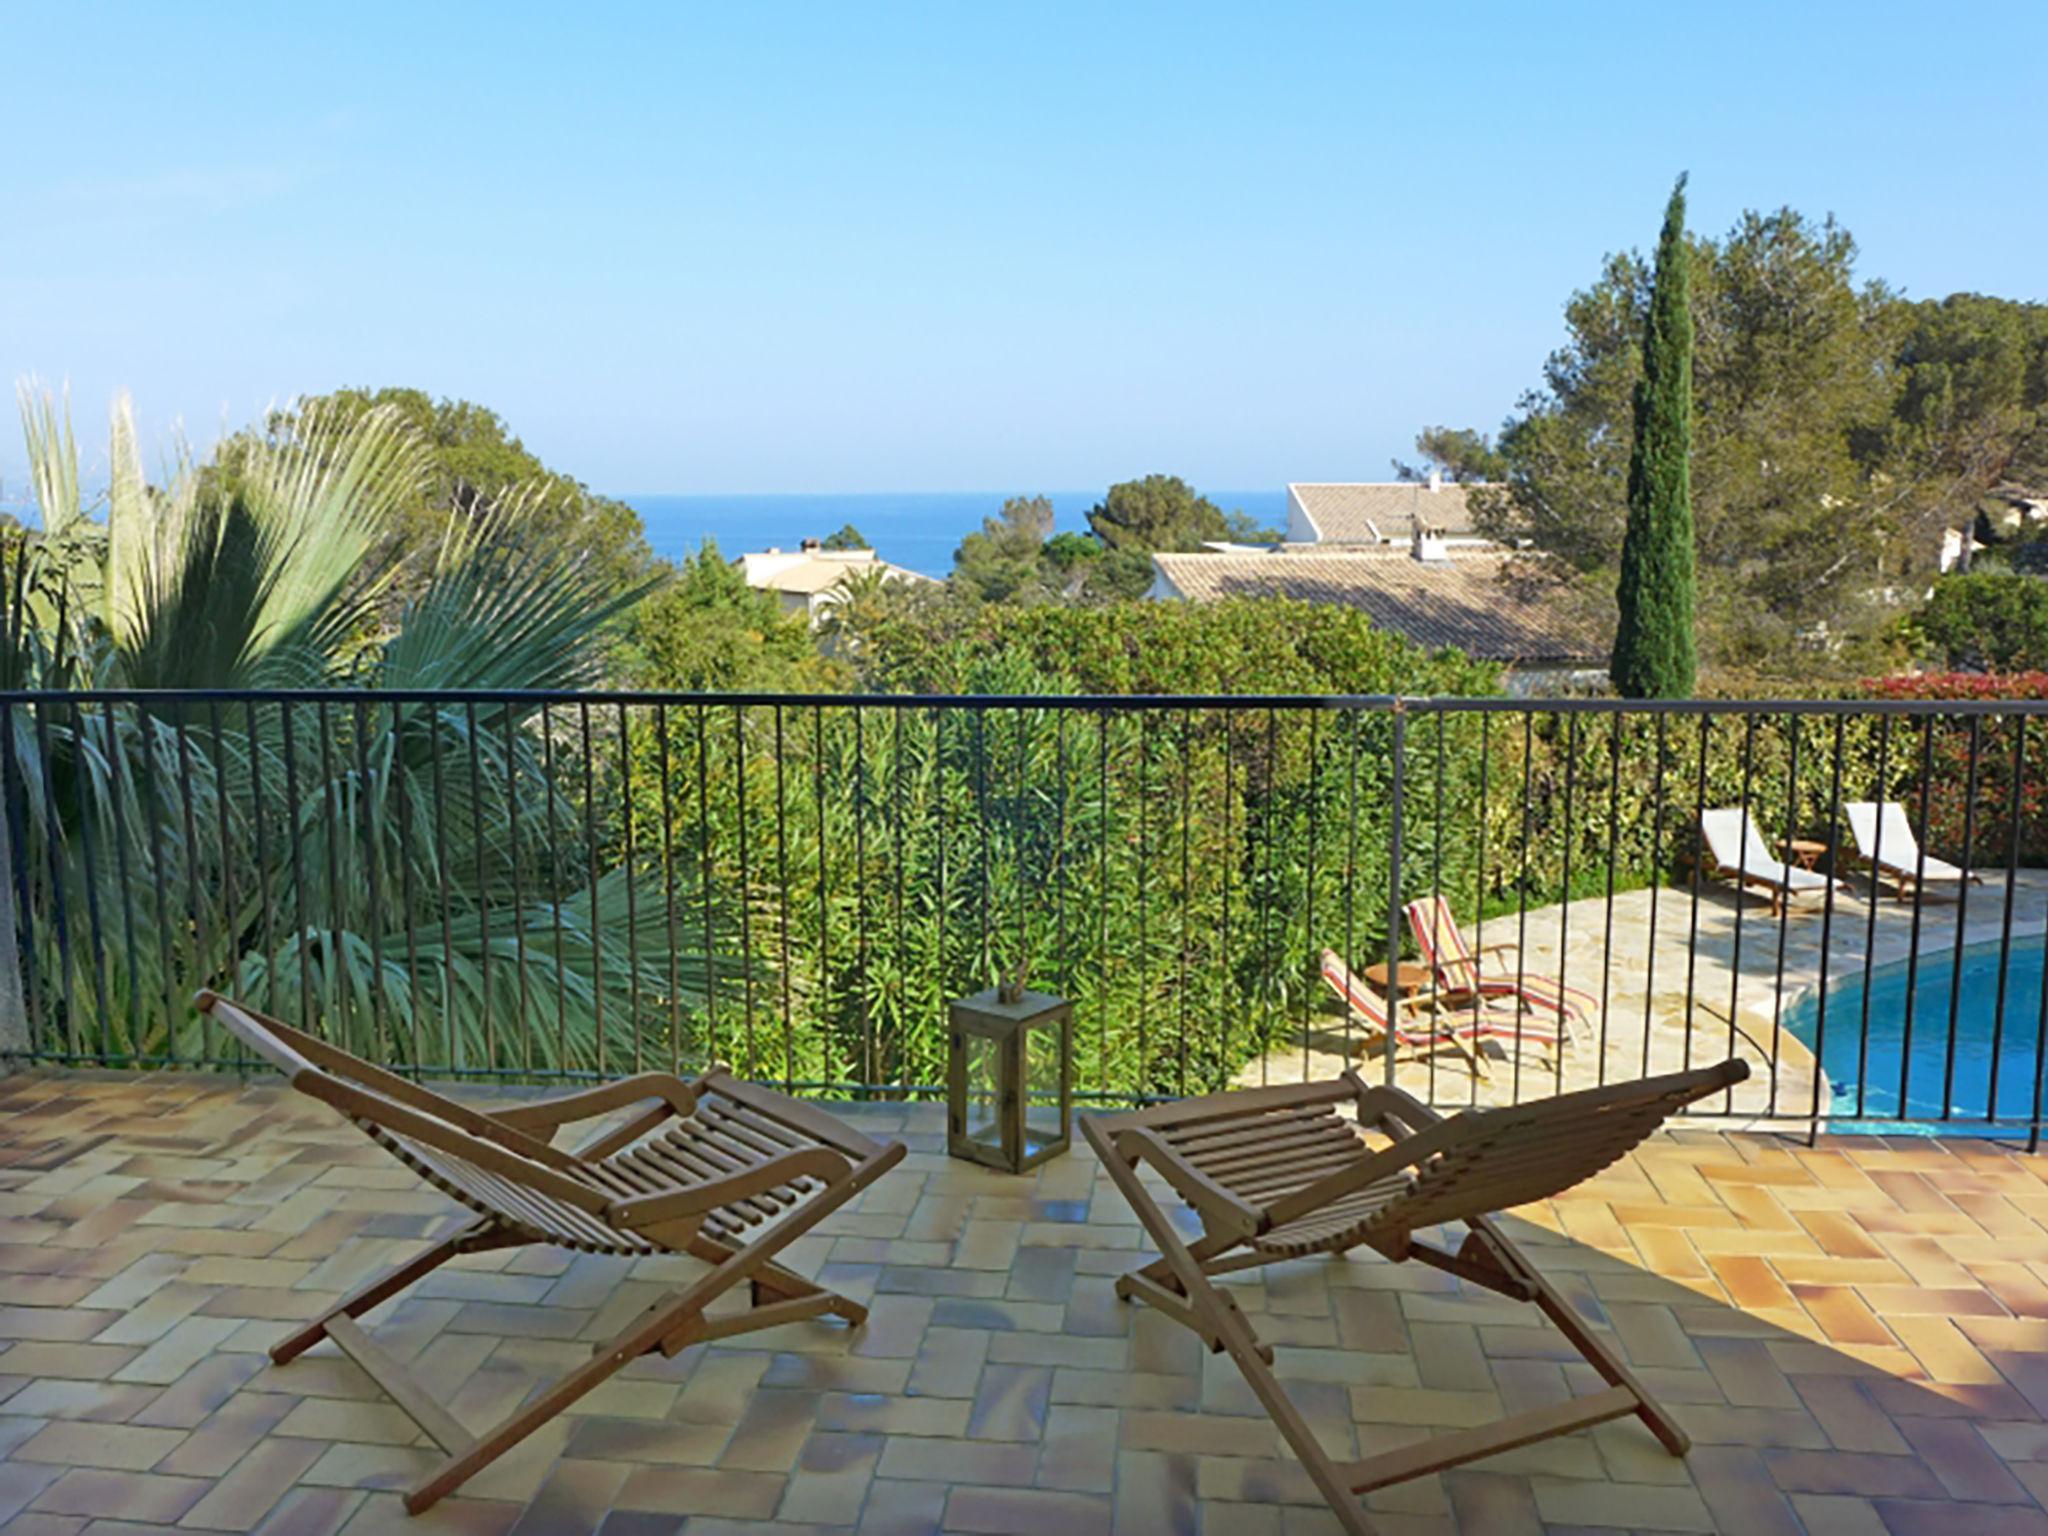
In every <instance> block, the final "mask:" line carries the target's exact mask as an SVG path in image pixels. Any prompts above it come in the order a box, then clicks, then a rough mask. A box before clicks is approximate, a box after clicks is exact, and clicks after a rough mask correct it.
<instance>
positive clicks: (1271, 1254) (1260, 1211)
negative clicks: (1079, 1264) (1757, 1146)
mask: <svg viewBox="0 0 2048 1536" xmlns="http://www.w3.org/2000/svg"><path fill="white" fill-rule="evenodd" d="M1748 1076H1749V1068H1748V1067H1747V1066H1745V1065H1744V1064H1743V1063H1742V1062H1740V1061H1725V1062H1722V1063H1721V1064H1720V1065H1719V1066H1713V1067H1705V1068H1701V1069H1697V1070H1695V1071H1691V1072H1681V1073H1674V1074H1672V1075H1670V1076H1668V1077H1654V1078H1649V1079H1647V1080H1645V1081H1642V1082H1635V1083H1616V1084H1611V1085H1609V1086H1607V1087H1603V1088H1588V1089H1585V1090H1583V1091H1581V1092H1577V1093H1567V1094H1562V1095H1560V1096H1558V1097H1556V1098H1550V1099H1539V1100H1536V1101H1535V1102H1533V1103H1528V1104H1521V1105H1517V1106H1514V1107H1512V1108H1504V1109H1474V1110H1468V1111H1466V1112H1465V1113H1463V1114H1459V1115H1456V1116H1453V1117H1451V1118H1449V1119H1445V1118H1443V1117H1441V1116H1439V1115H1437V1114H1436V1113H1435V1112H1434V1111H1432V1110H1430V1109H1429V1108H1427V1107H1426V1106H1424V1105H1423V1104H1422V1103H1421V1102H1420V1101H1418V1100H1417V1099H1415V1098H1414V1097H1412V1096H1411V1095H1409V1094H1407V1093H1403V1092H1402V1091H1401V1090H1399V1089H1397V1088H1387V1087H1376V1086H1371V1085H1368V1084H1367V1083H1366V1082H1365V1081H1364V1080H1363V1079H1361V1078H1360V1077H1359V1076H1358V1075H1357V1074H1356V1073H1354V1072H1346V1073H1344V1074H1343V1075H1342V1076H1341V1077H1338V1078H1336V1079H1334V1080H1332V1081H1329V1082H1321V1083H1302V1084H1289V1085H1287V1086H1285V1087H1275V1088H1249V1089H1242V1090H1240V1091H1238V1092H1235V1093H1223V1094H1217V1095H1215V1096H1213V1097H1211V1098H1206V1099H1193V1100H1189V1101H1186V1102H1183V1103H1178V1104H1161V1105H1157V1106H1154V1107H1153V1108H1150V1109H1143V1110H1137V1111H1133V1112H1132V1113H1129V1114H1122V1115H1104V1116H1095V1115H1091V1116H1086V1117H1084V1118H1083V1119H1082V1121H1081V1129H1082V1133H1083V1134H1084V1135H1085V1136H1086V1137H1087V1138H1088V1142H1089V1145H1091V1146H1092V1147H1094V1148H1095V1151H1096V1153H1097V1155H1098V1156H1100V1157H1101V1159H1102V1165H1103V1167H1104V1168H1105V1169H1107V1170H1108V1172H1109V1176H1110V1178H1111V1179H1112V1180H1113V1181H1114V1182H1115V1184H1116V1187H1117V1188H1118V1189H1119V1190H1120V1191H1121V1192H1122V1193H1123V1196H1124V1198H1125V1199H1126V1200H1128V1201H1129V1202H1130V1205H1131V1209H1132V1210H1133V1211H1134V1212H1136V1213H1137V1217H1138V1220H1139V1222H1140V1223H1142V1224H1143V1226H1144V1228H1145V1231H1146V1233H1147V1234H1148V1236H1149V1237H1150V1239H1151V1242H1152V1245H1153V1246H1154V1247H1156V1248H1157V1249H1158V1251H1159V1253H1160V1255H1161V1256H1160V1257H1159V1258H1158V1259H1156V1260H1154V1261H1153V1262H1152V1263H1150V1264H1147V1265H1146V1266H1144V1267H1143V1268H1142V1269H1138V1270H1134V1271H1133V1272H1132V1273H1130V1274H1128V1275H1125V1276H1124V1277H1123V1279H1121V1280H1119V1281H1118V1282H1117V1294H1118V1295H1119V1296H1122V1297H1123V1298H1124V1299H1126V1300H1130V1299H1132V1298H1135V1299H1137V1300H1140V1301H1143V1302H1145V1303H1147V1304H1148V1305H1150V1306H1153V1307H1156V1308H1158V1309H1159V1310H1160V1311H1161V1312H1164V1313H1165V1314H1166V1315H1167V1316H1168V1317H1171V1318H1173V1319H1174V1320H1175V1321H1176V1322H1179V1323H1182V1324H1184V1325H1185V1326H1187V1327H1188V1328H1190V1329H1192V1330H1193V1331H1194V1332H1195V1333H1196V1334H1198V1335H1199V1336H1200V1337H1201V1338H1202V1340H1203V1341H1204V1342H1205V1343H1206V1344H1207V1345H1208V1346H1209V1348H1210V1349H1212V1350H1217V1351H1227V1352H1228V1353H1229V1355H1230V1357H1231V1359H1232V1360H1234V1361H1235V1362H1236V1363H1237V1367H1238V1369H1239V1370H1241V1371H1242V1372H1243V1373H1244V1376H1245V1380H1246V1382H1247V1383H1248V1384H1249V1385H1250V1387H1251V1389H1252V1391H1253V1393H1254V1394H1255V1395H1256V1396H1257V1397H1258V1399H1259V1402H1260V1403H1261V1404H1262V1405H1263V1406H1264V1407H1265V1409H1266V1412H1267V1413H1268V1414H1270V1415H1271V1416H1272V1419H1273V1422H1274V1424H1275V1425H1276V1426H1277V1427H1278V1428H1279V1430H1280V1433H1281V1435H1282V1436H1283V1437H1284V1438H1285V1439H1286V1441H1287V1443H1288V1445H1289V1446H1291V1447H1292V1448H1293V1450H1294V1454H1295V1455H1296V1456H1297V1457H1299V1458H1300V1460H1301V1464H1302V1466H1303V1467H1304V1468H1305V1469H1306V1470H1307V1472H1308V1474H1309V1477H1310V1478H1311V1479H1312V1480H1313V1481H1314V1483H1315V1485H1316V1487H1317V1489H1318V1490H1319V1491H1320V1492H1321V1493H1322V1495H1323V1497H1324V1498H1326V1499H1327V1500H1329V1503H1330V1508H1331V1509H1332V1510H1333V1511H1335V1513H1336V1516H1337V1522H1338V1524H1339V1525H1341V1526H1342V1527H1343V1528H1344V1529H1345V1530H1346V1531H1348V1532H1350V1533H1352V1536H1371V1532H1372V1529H1373V1527H1372V1524H1371V1522H1370V1521H1369V1520H1367V1518H1366V1516H1365V1512H1364V1510H1363V1509H1362V1507H1361V1506H1360V1504H1359V1500H1358V1495H1360V1494H1363V1493H1367V1492H1370V1491H1371V1490H1372V1489H1375V1488H1384V1487H1386V1486H1387V1485H1389V1484H1391V1483H1400V1482H1406V1481H1407V1480H1408V1479H1410V1478H1415V1477H1423V1476H1426V1475H1428V1474H1429V1473H1432V1472H1440V1471H1443V1470H1445V1469H1446V1468H1449V1467H1455V1466H1461V1465H1463V1464H1464V1463H1465V1462H1468V1461H1476V1460H1478V1459H1479V1458H1480V1457H1482V1456H1491V1455H1493V1454H1495V1453H1496V1452H1499V1451H1507V1450H1513V1449H1515V1448H1516V1447H1518V1446H1524V1445H1529V1444H1532V1443H1534V1442H1536V1441H1539V1440H1547V1439H1549V1438H1550V1437H1551V1436H1553V1435H1563V1434H1569V1433H1571V1432H1572V1431H1573V1430H1577V1429H1584V1428H1586V1427H1588V1426H1590V1425H1594V1424H1601V1423H1605V1422H1606V1421H1607V1420H1609V1419H1618V1418H1621V1417H1623V1416H1625V1415H1627V1414H1631V1413H1633V1414H1636V1415H1638V1416H1639V1417H1640V1418H1641V1419H1642V1421H1643V1422H1644V1423H1645V1424H1646V1425H1648V1426H1649V1429H1650V1432H1651V1433H1652V1434H1654V1435H1655V1436H1656V1437H1657V1438H1658V1439H1659V1440H1660V1441H1662V1442H1663V1444H1664V1447H1665V1449H1666V1450H1668V1451H1670V1452H1671V1454H1672V1455H1674V1456H1683V1455H1684V1454H1685V1453H1686V1451H1687V1449H1688V1448H1689V1442H1688V1441H1687V1439H1686V1436H1685V1433H1684V1431H1682V1430H1681V1429H1680V1428H1679V1427H1678V1425H1677V1424H1676V1423H1675V1422H1674V1421H1673V1420H1672V1418H1671V1416H1670V1415H1669V1414H1668V1413H1666V1412H1665V1411H1664V1409H1663V1408H1662V1407H1660V1406H1659V1405H1658V1404H1657V1402H1656V1401H1655V1400H1654V1399H1653V1398H1652V1397H1651V1396H1650V1394H1649V1392H1648V1390H1647V1389H1645V1387H1644V1386H1643V1384H1642V1383H1641V1382H1640V1381H1638V1380H1637V1379H1636V1378H1635V1376H1634V1375H1632V1374H1631V1373H1630V1371H1629V1369H1628V1367H1627V1366H1625V1365H1624V1364H1622V1362H1621V1361H1620V1360H1619V1359H1618V1358H1616V1356H1615V1354H1614V1352H1613V1351H1612V1350H1610V1349H1609V1348H1608V1347H1607V1345H1606V1344H1605V1343H1604V1342H1602V1341H1601V1339H1600V1338H1599V1337H1598V1336H1597V1335H1595V1334H1594V1333H1593V1331H1592V1330H1591V1329H1590V1328H1588V1327H1587V1325H1586V1324H1585V1322H1584V1321H1583V1320H1582V1319H1581V1318H1580V1317H1579V1315H1578V1314H1577V1313H1576V1312H1574V1311H1573V1310H1572V1308H1571V1305H1570V1304H1569V1303H1568V1302H1566V1301H1565V1299H1564V1298H1563V1297H1562V1296H1560V1295H1559V1294H1558V1293H1557V1291H1556V1290H1554V1289H1553V1288H1552V1287H1551V1285H1550V1284H1549V1282H1547V1281H1546V1280H1544V1279H1543V1277H1542V1276H1541V1275H1539V1274H1538V1273H1537V1272H1536V1270H1535V1269H1534V1268H1533V1267H1532V1266H1531V1265H1530V1263H1529V1261H1528V1259H1527V1258H1526V1257H1524V1256H1523V1254H1522V1252H1521V1250H1520V1249H1519V1248H1517V1247H1516V1246H1515V1244H1514V1243H1513V1242H1512V1241H1510V1240H1509V1238H1508V1237H1507V1236H1506V1234H1505V1233H1503V1232H1502V1231H1501V1229H1500V1228H1499V1227H1498V1226H1497V1225H1496V1224H1495V1222H1494V1219H1493V1215H1494V1213H1495V1212H1497V1211H1501V1210H1505V1209H1507V1208H1509V1207H1511V1206H1517V1205H1524V1204H1527V1203H1529V1202H1532V1201H1537V1200H1546V1199H1549V1198H1551V1197H1552V1196H1555V1195H1560V1194H1562V1193H1564V1191H1566V1190H1568V1189H1570V1188H1571V1187H1572V1186H1574V1185H1575V1184H1578V1183H1581V1182H1583V1181H1584V1180H1586V1179H1589V1178H1591V1177H1592V1176H1593V1175H1594V1174H1596V1173H1598V1172H1599V1171H1600V1170H1601V1169H1602V1168H1605V1167H1606V1166H1607V1165H1608V1164H1610V1163H1613V1162H1616V1161H1618V1160H1619V1159H1621V1158H1622V1157H1624V1156H1626V1155H1627V1154H1628V1152H1629V1151H1630V1150H1631V1149H1632V1148H1634V1147H1635V1146H1636V1145H1637V1143H1639V1142H1641V1141H1642V1140H1644V1139H1645V1138H1646V1137H1648V1136H1649V1135H1650V1134H1651V1133H1652V1132H1654V1131H1655V1130H1656V1129H1657V1128H1658V1127H1659V1126H1661V1125H1662V1124H1663V1123H1664V1121H1665V1119H1666V1118H1667V1117H1668V1116H1669V1115H1671V1114H1672V1113H1673V1112H1674V1111H1676V1110H1678V1109H1679V1108H1681V1107H1683V1106H1684V1105H1686V1104H1690V1103H1692V1102H1693V1101H1694V1100H1696V1099H1702V1098H1705V1097H1707V1096H1708V1095H1710V1094H1714V1093H1718V1092H1720V1091H1722V1090H1723V1089H1725V1088H1728V1087H1731V1086H1732V1085H1734V1084H1736V1083H1739V1082H1741V1081H1742V1080H1743V1079H1744V1078H1746V1077H1748ZM1344 1110H1351V1111H1354V1112H1355V1113H1356V1115H1357V1117H1358V1118H1357V1122H1356V1123H1353V1121H1351V1120H1350V1119H1348V1118H1346V1117H1345V1115H1344V1114H1343V1113H1341V1111H1344ZM1361 1131H1370V1132H1375V1133H1378V1134H1380V1135H1383V1136H1385V1137H1387V1138H1391V1140H1390V1142H1389V1144H1387V1145H1384V1146H1380V1147H1377V1148H1375V1147H1374V1146H1373V1145H1372V1144H1371V1143H1369V1142H1368V1141H1367V1140H1366V1139H1365V1138H1364V1137H1363V1136H1362V1135H1361ZM1146 1165H1149V1167H1150V1169H1151V1171H1152V1172H1153V1173H1154V1174H1156V1175H1158V1176H1159V1177H1160V1178H1162V1179H1164V1180H1165V1182H1166V1184H1167V1185H1168V1186H1169V1187H1170V1188H1171V1189H1173V1190H1174V1191H1175V1192H1176V1193H1178V1194H1179V1195H1180V1196H1181V1198H1182V1199H1184V1200H1185V1201H1186V1202H1187V1203H1188V1204H1189V1205H1190V1206H1192V1207H1193V1208H1194V1210H1195V1212H1196V1214H1197V1215H1198V1216H1199V1217H1200V1219H1201V1223H1202V1235H1201V1237H1199V1238H1198V1239H1196V1240H1195V1241H1194V1242H1192V1243H1190V1242H1185V1241H1183V1240H1182V1238H1181V1235H1180V1232H1179V1230H1178V1228H1177V1227H1176V1225H1175V1223H1174V1221H1173V1219H1172V1218H1171V1217H1170V1216H1169V1215H1168V1214H1167V1213H1166V1212H1165V1211H1164V1210H1163V1209H1162V1208H1161V1207H1160V1204H1159V1202H1158V1201H1157V1200H1155V1199H1154V1198H1153V1194H1152V1191H1151V1190H1150V1189H1149V1188H1148V1187H1147V1185H1146V1181H1145V1179H1144V1178H1143V1177H1142V1176H1141V1174H1140V1168H1141V1167H1142V1166H1146ZM1445 1222H1462V1223H1463V1224H1464V1226H1465V1228H1466V1235H1465V1239H1464V1241H1463V1243H1462V1244H1461V1245H1460V1246H1459V1247H1458V1248H1457V1249H1455V1250H1451V1249H1447V1248H1439V1247H1436V1246H1435V1245H1433V1244H1432V1243H1429V1242H1425V1241H1423V1239H1422V1237H1421V1236H1420V1235H1419V1234H1422V1233H1424V1232H1425V1231H1427V1230H1428V1229H1430V1228H1433V1227H1436V1226H1438V1225H1439V1224H1441V1223H1445ZM1360 1246H1364V1247H1368V1248H1371V1249H1373V1250H1375V1251H1376V1252H1378V1253H1379V1254H1381V1255H1382V1256H1383V1257H1385V1258H1388V1259H1391V1260H1394V1261H1396V1262H1399V1261H1402V1260H1407V1259H1417V1260H1420V1261H1421V1262H1422V1263H1425V1264H1428V1265H1431V1266H1432V1267H1434V1268H1436V1269H1441V1270H1444V1271H1446V1272H1448V1273H1450V1274H1453V1275H1456V1276H1458V1277H1459V1278H1460V1279H1462V1280H1464V1281H1466V1282H1467V1283H1469V1284H1473V1285H1482V1286H1485V1287H1486V1288H1487V1289H1489V1290H1492V1291H1497V1292H1499V1293H1500V1294H1501V1295H1503V1296H1508V1297H1512V1298H1513V1299H1515V1300H1517V1301H1526V1302H1530V1303H1532V1304H1533V1305H1535V1306H1536V1307H1537V1308H1538V1309H1539V1310H1540V1311H1541V1312H1542V1313H1543V1314H1544V1315H1545V1316H1546V1317H1548V1318H1549V1319H1550V1321H1551V1322H1552V1323H1554V1324H1555V1325H1556V1326H1557V1329H1558V1331H1559V1332H1561V1333H1562V1334H1563V1335H1564V1336H1565V1338H1566V1340H1567V1341H1569V1342H1570V1344H1571V1345H1572V1347H1573V1348H1574V1349H1576V1350H1577V1351H1578V1352H1579V1354H1580V1355H1582V1356H1583V1357H1584V1358H1585V1360H1586V1362H1587V1364H1589V1365H1591V1366H1592V1367H1593V1369H1594V1370H1595V1371H1596V1372H1598V1373H1599V1375H1600V1377H1601V1378H1602V1379H1603V1380H1604V1381H1605V1382H1606V1383H1607V1386H1606V1389H1605V1390H1604V1391H1600V1392H1594V1393H1591V1394H1590V1395H1588V1396H1585V1397H1580V1398H1576V1399H1571V1400H1567V1401H1565V1402H1560V1403H1553V1404H1549V1405H1546V1406H1544V1407H1541V1408H1536V1409H1531V1410H1529V1411H1527V1412H1524V1413H1518V1414H1515V1415H1513V1416H1512V1417H1509V1418H1506V1419H1503V1420H1501V1421H1500V1422H1498V1423H1496V1424H1492V1425H1488V1426H1485V1427H1483V1428H1477V1429H1466V1430H1460V1431H1458V1432H1456V1433H1453V1434H1447V1435H1440V1436H1437V1437H1436V1438H1434V1439H1430V1440H1425V1441H1422V1442H1420V1443H1418V1444H1414V1445H1405V1446H1402V1447H1400V1448H1399V1449H1397V1450H1392V1451H1385V1452H1382V1453H1381V1454H1379V1455H1376V1456H1368V1457H1366V1458H1365V1459H1364V1460H1362V1461H1351V1462H1339V1461H1336V1460H1333V1459H1332V1458H1331V1457H1330V1455H1329V1454H1328V1453H1327V1452H1325V1451H1324V1450H1323V1448H1322V1446H1321V1445H1320V1444H1319V1443H1318V1442H1317V1440H1316V1437H1315V1434H1314V1432H1313V1431H1312V1430H1311V1429H1310V1427H1309V1425H1308V1422H1307V1420H1306V1419H1304V1418H1303V1417H1302V1415H1301V1412H1300V1410H1298V1409H1297V1408H1296V1407H1295V1406H1294V1405H1293V1403H1292V1402H1291V1401H1290V1400H1289V1399H1288V1397H1287V1394H1286V1392H1285V1390H1284V1389H1283V1388H1282V1387H1281V1385H1280V1382H1279V1380H1278V1378H1277V1377H1276V1376H1275V1375H1274V1373H1273V1351H1272V1348H1271V1347H1270V1346H1269V1345H1266V1344H1263V1343H1261V1342H1260V1341H1259V1337H1258V1335H1257V1333H1255V1332H1254V1331H1253V1328H1252V1324H1251V1320H1250V1319H1249V1318H1248V1317H1247V1316H1246V1315H1245V1314H1244V1312H1243V1311H1241V1310H1240V1309H1239V1307H1238V1306H1237V1303H1236V1302H1235V1301H1234V1300H1233V1299H1232V1297H1231V1296H1230V1294H1229V1291H1228V1289H1227V1288H1226V1289H1218V1288H1217V1287H1216V1286H1215V1285H1214V1284H1213V1283H1212V1282H1213V1281H1214V1279H1215V1277H1217V1276H1219V1275H1225V1274H1229V1273H1231V1272H1232V1271H1235V1270H1240V1269H1251V1268H1255V1267H1257V1266H1259V1265H1263V1264H1272V1263H1275V1262H1277V1261H1279V1260H1282V1259H1293V1258H1301V1257H1305V1256H1307V1255H1309V1254H1315V1253H1329V1254H1342V1253H1345V1252H1346V1251H1348V1250H1350V1249H1352V1248H1356V1247H1360Z"/></svg>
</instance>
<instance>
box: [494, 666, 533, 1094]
mask: <svg viewBox="0 0 2048 1536" xmlns="http://www.w3.org/2000/svg"><path fill="white" fill-rule="evenodd" d="M502 728H503V730H504V734H505V824H506V832H507V837H508V840H509V844H510V846H509V849H508V852H507V855H506V864H507V866H508V867H509V868H510V870H511V872H512V967H513V971H514V973H515V974H516V975H517V976H518V978H519V1050H518V1056H519V1062H520V1065H521V1066H523V1067H524V1068H525V1069H526V1074H527V1076H528V1077H531V1076H532V1075H533V1034H534V1030H533V989H532V984H531V982H530V981H529V979H528V977H527V974H526V891H525V887H524V884H523V882H522V881H521V879H520V873H519V859H520V855H519V735H518V732H519V727H518V725H517V724H516V722H515V721H514V720H513V717H512V706H511V705H510V704H509V703H508V704H506V706H505V712H504V715H503V718H502Z"/></svg>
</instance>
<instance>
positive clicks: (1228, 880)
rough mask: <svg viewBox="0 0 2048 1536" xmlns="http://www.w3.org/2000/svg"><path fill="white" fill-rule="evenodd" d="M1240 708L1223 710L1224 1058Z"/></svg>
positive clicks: (1220, 945) (1220, 935)
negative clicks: (1233, 814)
mask: <svg viewBox="0 0 2048 1536" xmlns="http://www.w3.org/2000/svg"><path fill="white" fill-rule="evenodd" d="M1236 760H1237V711H1236V710H1234V709H1231V708H1230V707H1229V706H1228V705H1226V706H1224V710H1223V910H1222V922H1221V926H1220V927H1219V929H1218V931H1217V953H1218V954H1219V955H1221V956H1222V964H1221V965H1220V966H1219V967H1218V968H1217V976H1216V985H1217V997H1216V1012H1217V1016H1218V1017H1219V1018H1221V1019H1222V1021H1223V1059H1224V1060H1225V1061H1230V1060H1232V1059H1234V1058H1233V1056H1232V1052H1231V1037H1230V1026H1231V1020H1232V1016H1233V1013H1234V1010H1233V1009H1232V1007H1231V997H1230V993H1231V984H1232V981H1233V980H1234V978H1235V977H1236V974H1237V963H1236V956H1235V955H1233V954H1232V953H1231V949H1230V887H1231V885H1232V884H1233V883H1234V882H1235V880H1236V878H1237V864H1238V858H1237V845H1236V844H1235V843H1234V842H1233V841H1232V840H1231V835H1230V830H1231V821H1232V819H1233V818H1232V814H1231V809H1232V808H1231V802H1232V801H1234V800H1235V799H1236V798H1237V787H1236V786H1237V761H1236Z"/></svg>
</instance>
